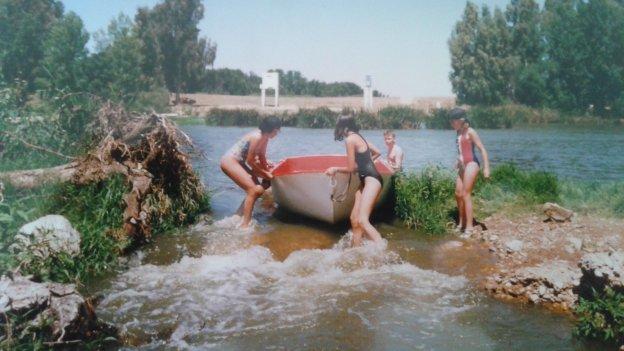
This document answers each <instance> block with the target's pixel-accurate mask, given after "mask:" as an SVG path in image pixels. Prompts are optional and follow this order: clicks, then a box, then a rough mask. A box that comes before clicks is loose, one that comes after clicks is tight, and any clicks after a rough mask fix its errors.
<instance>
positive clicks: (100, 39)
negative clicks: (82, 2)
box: [88, 14, 152, 103]
mask: <svg viewBox="0 0 624 351" xmlns="http://www.w3.org/2000/svg"><path fill="white" fill-rule="evenodd" d="M133 28H134V24H133V23H132V20H131V19H130V18H129V17H128V16H126V15H123V14H120V15H119V16H118V17H117V18H115V19H113V20H112V21H111V23H110V24H109V26H108V30H107V31H106V32H104V31H100V32H99V33H97V38H96V48H97V50H98V52H97V53H96V54H94V55H92V56H91V57H90V67H89V70H88V71H89V75H90V82H91V83H90V86H91V91H92V92H94V93H95V94H97V95H100V96H102V97H105V98H108V99H111V100H114V101H120V102H126V103H129V102H131V101H133V100H134V99H135V98H136V96H137V94H139V93H140V92H143V91H147V90H149V89H150V86H151V85H152V79H151V78H150V77H148V76H145V75H144V74H143V71H142V69H141V68H142V65H143V63H144V56H143V54H142V52H141V41H140V40H139V39H138V37H137V35H136V34H135V33H134V31H133Z"/></svg>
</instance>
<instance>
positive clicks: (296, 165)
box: [273, 155, 392, 177]
mask: <svg viewBox="0 0 624 351" xmlns="http://www.w3.org/2000/svg"><path fill="white" fill-rule="evenodd" d="M346 166H347V156H346V155H314V156H298V157H288V158H286V159H284V160H282V161H280V162H279V163H278V164H277V165H276V166H275V169H274V170H273V176H275V177H279V176H282V175H289V174H299V173H323V172H325V171H326V170H327V169H328V168H329V167H346ZM375 167H377V170H378V171H379V173H381V174H382V175H390V174H392V171H391V170H390V168H388V166H386V164H385V163H383V162H380V161H379V160H377V161H376V162H375Z"/></svg>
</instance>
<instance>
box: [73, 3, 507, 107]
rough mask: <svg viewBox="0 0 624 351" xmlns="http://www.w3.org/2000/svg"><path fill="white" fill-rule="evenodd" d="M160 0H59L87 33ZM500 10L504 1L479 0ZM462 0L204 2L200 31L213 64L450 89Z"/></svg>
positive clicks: (392, 90)
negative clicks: (212, 48) (453, 36)
mask: <svg viewBox="0 0 624 351" xmlns="http://www.w3.org/2000/svg"><path fill="white" fill-rule="evenodd" d="M157 2H158V1H157V0H106V1H99V0H63V3H64V4H65V8H66V10H67V11H74V12H76V13H77V14H78V15H79V16H80V17H82V19H83V21H84V23H85V26H86V28H87V30H88V31H89V32H91V33H92V32H94V31H96V30H98V29H101V28H106V26H107V24H108V22H109V21H110V20H111V19H112V18H113V17H115V16H117V14H119V13H120V12H124V13H126V14H128V15H129V16H130V17H134V14H135V11H136V8H137V7H139V6H152V5H154V4H155V3H157ZM474 2H475V3H477V4H488V5H490V6H491V7H493V6H499V7H502V8H504V7H505V6H506V4H507V3H508V2H509V1H508V0H479V1H474ZM465 4H466V2H465V1H464V0H437V1H423V0H375V1H372V0H357V1H356V0H342V1H341V0H333V1H331V0H316V1H314V0H214V1H213V0H205V1H204V6H205V13H204V19H203V20H202V22H201V24H200V29H201V34H202V35H204V36H206V37H209V38H210V39H212V40H213V41H215V42H216V43H217V45H218V50H217V59H216V61H215V67H229V68H240V69H242V70H243V71H253V72H256V73H260V72H262V71H264V70H267V69H271V68H282V69H285V70H299V71H301V72H302V73H303V74H304V75H305V76H306V77H308V78H310V79H319V80H322V81H352V82H356V83H358V84H360V85H361V84H362V81H363V79H364V76H365V75H366V74H370V75H372V76H373V84H374V87H375V88H376V89H379V90H380V91H382V92H384V93H386V94H390V95H392V96H398V97H402V98H413V97H424V96H449V95H452V92H451V85H450V83H449V80H448V74H449V71H450V58H449V53H448V47H447V40H448V38H449V35H450V33H451V30H452V28H453V25H454V24H455V22H456V21H457V20H458V19H459V18H460V17H461V14H462V11H463V8H464V6H465Z"/></svg>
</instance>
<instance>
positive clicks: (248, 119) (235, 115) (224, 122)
mask: <svg viewBox="0 0 624 351" xmlns="http://www.w3.org/2000/svg"><path fill="white" fill-rule="evenodd" d="M260 118H261V116H260V113H259V112H258V111H256V110H249V109H234V110H228V109H220V108H213V109H211V110H210V111H208V113H207V114H206V116H205V117H204V121H205V122H206V124H207V125H209V126H222V127H248V126H257V125H258V123H259V121H260Z"/></svg>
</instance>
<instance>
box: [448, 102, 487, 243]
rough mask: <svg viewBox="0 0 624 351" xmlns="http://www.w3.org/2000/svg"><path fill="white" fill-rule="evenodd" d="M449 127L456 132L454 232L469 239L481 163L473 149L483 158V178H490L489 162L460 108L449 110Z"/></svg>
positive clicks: (479, 140)
mask: <svg viewBox="0 0 624 351" xmlns="http://www.w3.org/2000/svg"><path fill="white" fill-rule="evenodd" d="M451 126H452V127H453V129H455V131H457V141H456V142H457V151H458V157H457V167H456V168H457V170H458V174H457V180H456V183H455V184H456V185H455V200H456V201H457V209H458V210H459V224H458V225H457V228H456V231H458V232H461V231H463V232H464V236H466V237H469V236H470V235H471V234H472V231H473V218H474V217H473V208H472V188H473V186H474V183H475V180H476V179H477V175H479V169H480V166H481V163H480V162H479V159H478V158H477V154H476V153H475V147H476V148H477V149H479V151H480V152H481V156H483V176H484V177H485V178H489V177H490V161H489V159H488V154H487V150H486V149H485V147H484V146H483V143H481V139H480V138H479V135H478V134H477V132H476V131H475V130H474V129H472V128H470V121H468V119H467V118H466V111H465V110H463V109H461V108H455V109H453V110H451Z"/></svg>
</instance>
